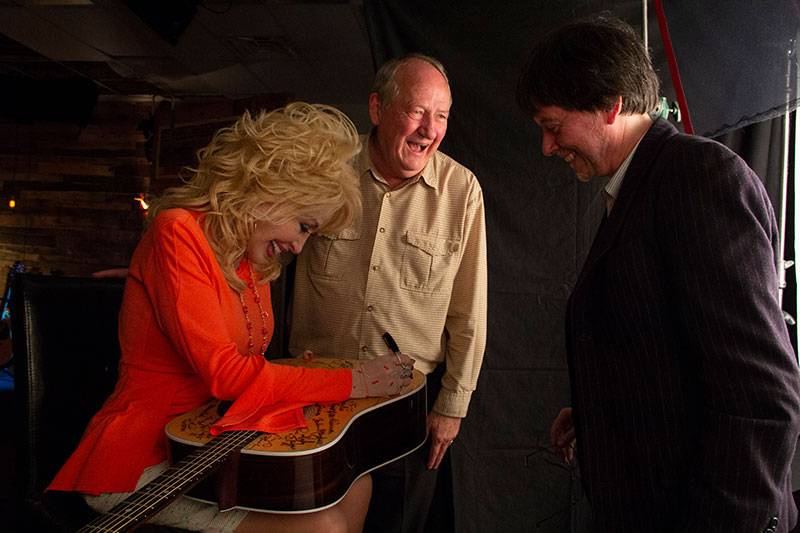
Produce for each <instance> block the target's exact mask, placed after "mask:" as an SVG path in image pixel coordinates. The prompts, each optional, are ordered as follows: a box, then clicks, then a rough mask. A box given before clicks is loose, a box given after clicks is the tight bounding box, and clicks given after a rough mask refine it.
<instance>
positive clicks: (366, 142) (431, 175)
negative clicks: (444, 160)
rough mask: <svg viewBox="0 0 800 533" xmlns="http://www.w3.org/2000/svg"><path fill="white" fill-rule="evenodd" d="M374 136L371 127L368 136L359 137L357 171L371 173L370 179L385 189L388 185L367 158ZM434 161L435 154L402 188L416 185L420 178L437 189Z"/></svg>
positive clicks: (437, 179)
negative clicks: (359, 149) (363, 170)
mask: <svg viewBox="0 0 800 533" xmlns="http://www.w3.org/2000/svg"><path fill="white" fill-rule="evenodd" d="M374 134H375V128H374V127H373V128H372V130H371V131H370V132H369V135H362V136H361V143H362V146H363V148H362V149H361V153H360V154H359V155H358V168H359V169H367V170H369V171H370V172H371V173H372V177H373V178H374V179H376V180H378V181H380V182H381V183H383V184H384V185H386V186H387V187H388V186H389V184H388V183H387V182H386V180H385V179H384V178H383V176H381V175H380V173H379V172H378V171H377V170H376V169H375V165H373V164H372V158H371V157H370V156H369V153H370V150H372V145H371V142H370V140H371V139H372V136H373V135H374ZM435 159H436V153H434V154H433V155H431V158H430V159H429V160H428V163H427V164H426V165H425V168H423V169H422V172H420V173H419V175H417V176H414V177H413V178H411V179H410V180H409V181H408V182H407V183H406V184H405V185H403V187H405V186H406V185H410V184H413V183H416V182H417V181H419V180H420V178H422V181H423V183H426V184H427V185H428V186H430V187H433V188H434V189H438V188H439V177H438V176H437V175H436V172H434V168H433V165H434V161H435Z"/></svg>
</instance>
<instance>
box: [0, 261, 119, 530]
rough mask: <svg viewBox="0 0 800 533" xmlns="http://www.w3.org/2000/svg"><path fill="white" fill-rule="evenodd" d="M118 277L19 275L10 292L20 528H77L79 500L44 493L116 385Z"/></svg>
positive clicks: (82, 510) (82, 514)
mask: <svg viewBox="0 0 800 533" xmlns="http://www.w3.org/2000/svg"><path fill="white" fill-rule="evenodd" d="M123 286H124V281H123V280H121V279H93V278H69V277H57V276H43V275H38V274H20V275H18V276H16V278H15V280H14V285H13V287H12V293H11V307H10V311H11V316H12V320H11V335H12V350H13V353H14V409H15V416H14V435H15V444H16V462H15V472H16V475H15V478H16V490H15V494H16V496H17V497H18V499H19V500H18V502H17V505H16V510H17V512H18V516H17V518H18V526H19V528H20V530H28V531H59V530H64V529H66V530H74V527H75V525H76V524H79V523H82V522H85V520H86V519H87V518H89V517H91V514H88V513H89V509H88V506H85V505H83V500H78V499H74V500H72V501H64V502H62V501H60V500H59V501H58V502H51V501H45V500H43V490H44V488H45V487H46V486H47V484H48V483H49V482H50V480H52V478H53V476H54V475H55V473H56V471H57V470H58V469H59V468H60V467H61V465H62V464H63V463H64V461H65V460H66V459H67V457H68V456H69V454H70V453H71V452H72V451H73V450H74V449H75V447H76V445H77V444H78V441H79V440H80V437H81V435H82V434H83V430H84V428H85V427H86V424H87V423H88V421H89V419H90V418H91V416H92V415H93V414H94V413H95V412H96V411H97V410H98V409H99V408H100V406H101V405H102V403H103V401H104V400H105V399H106V398H107V397H108V395H109V394H110V393H111V391H112V390H113V388H114V384H115V383H116V379H117V363H118V361H119V356H120V350H119V343H118V340H117V316H118V314H119V308H120V303H121V302H122V292H123Z"/></svg>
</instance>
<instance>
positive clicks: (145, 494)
mask: <svg viewBox="0 0 800 533" xmlns="http://www.w3.org/2000/svg"><path fill="white" fill-rule="evenodd" d="M259 435H261V433H260V432H258V431H231V432H228V433H223V434H222V435H219V436H218V437H216V438H214V439H213V440H212V441H211V442H209V443H208V444H206V445H205V446H203V447H202V448H198V449H196V450H195V451H193V452H192V453H190V454H189V455H187V456H186V457H184V458H183V459H181V460H180V461H179V462H177V463H175V464H174V465H172V466H170V467H169V468H167V469H166V470H165V471H164V472H162V473H161V474H160V475H159V476H158V477H157V478H155V479H154V480H153V481H151V482H150V483H148V484H147V485H145V486H144V487H142V488H141V489H139V490H137V491H136V492H134V493H133V494H131V495H130V496H128V497H127V498H126V499H125V500H123V501H121V502H120V503H118V504H117V505H115V506H114V507H113V508H112V509H111V510H110V511H108V512H107V513H104V514H103V515H101V516H99V517H97V518H96V519H94V520H92V521H91V522H89V523H88V524H86V525H85V526H84V527H82V528H81V529H79V530H78V531H79V533H91V532H101V531H102V532H105V533H111V532H114V533H118V532H122V531H128V530H129V529H131V528H133V527H134V526H136V525H138V524H140V523H141V522H144V521H145V520H148V519H149V518H152V517H153V516H155V515H156V514H157V513H158V512H159V511H161V510H162V509H164V507H166V506H167V505H169V504H170V503H171V502H172V501H173V500H174V499H175V498H177V497H178V496H180V495H181V494H184V493H185V492H186V491H188V490H189V489H191V488H192V487H194V486H195V485H196V484H197V483H199V482H200V481H201V480H202V479H204V478H205V477H207V476H208V475H210V474H212V473H213V472H214V471H215V470H217V469H218V468H219V467H220V466H222V464H223V463H224V462H225V460H226V459H227V458H228V456H230V455H231V454H233V453H235V452H237V451H239V450H241V449H242V448H244V447H245V446H247V444H249V443H250V442H251V441H253V440H254V439H255V438H257V437H258V436H259Z"/></svg>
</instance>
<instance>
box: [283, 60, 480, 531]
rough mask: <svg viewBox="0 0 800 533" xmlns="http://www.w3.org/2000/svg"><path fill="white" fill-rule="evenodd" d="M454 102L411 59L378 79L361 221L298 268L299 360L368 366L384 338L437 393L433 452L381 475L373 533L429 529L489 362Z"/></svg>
mask: <svg viewBox="0 0 800 533" xmlns="http://www.w3.org/2000/svg"><path fill="white" fill-rule="evenodd" d="M450 105H451V96H450V87H449V83H448V80H447V76H446V74H445V71H444V68H443V67H442V66H441V64H440V63H439V62H438V61H436V60H435V59H432V58H429V57H425V56H419V55H412V56H407V57H404V58H401V59H399V60H393V61H390V62H389V63H387V64H386V65H384V66H383V67H382V68H381V69H380V70H379V72H378V74H377V76H376V79H375V84H374V86H373V92H372V93H371V94H370V98H369V112H370V118H371V120H372V123H373V125H374V128H373V130H372V132H371V133H370V135H369V136H368V137H366V138H365V140H364V149H363V150H362V153H361V155H360V157H359V160H358V162H357V166H358V169H359V170H360V171H361V191H362V200H363V205H364V214H363V218H362V220H361V223H360V225H359V226H358V227H354V228H351V229H349V230H347V231H345V232H343V233H341V234H339V235H336V236H315V237H312V238H311V239H310V240H309V241H308V243H307V245H306V251H304V252H303V254H302V255H301V256H300V257H299V259H298V264H297V273H296V280H295V292H294V306H293V317H292V331H291V339H290V350H291V351H292V352H293V353H295V354H299V353H302V352H303V351H305V350H311V351H313V352H314V353H315V354H318V355H323V356H339V357H359V358H372V357H375V356H376V355H379V354H381V353H384V352H385V351H386V346H385V345H384V343H383V340H382V338H381V334H382V333H383V332H384V331H389V332H391V333H392V335H393V336H394V337H395V339H396V340H397V343H398V344H399V346H400V348H401V350H402V351H403V352H405V353H408V354H411V355H412V356H413V357H415V359H416V360H417V363H416V368H418V369H420V370H422V371H423V372H425V373H428V374H429V381H428V386H429V392H430V391H433V392H434V393H435V391H438V394H436V395H435V396H433V395H429V402H432V410H431V412H430V414H429V417H428V430H429V442H430V447H429V449H426V450H423V451H421V452H419V453H415V454H412V455H411V456H409V457H408V458H406V460H405V461H397V462H396V463H393V465H390V467H393V468H394V469H395V475H394V476H392V479H390V480H388V481H387V480H384V479H383V476H384V474H385V473H386V471H387V468H382V469H380V470H379V471H377V472H376V473H375V475H374V487H375V490H374V494H373V505H372V506H371V509H370V516H369V517H368V519H367V530H370V529H374V530H380V531H417V530H422V529H423V528H424V527H425V522H426V520H427V517H428V508H429V506H430V502H431V500H432V498H433V493H434V489H435V487H436V483H437V478H436V476H437V471H436V469H437V468H438V467H439V465H440V463H441V461H442V459H443V457H444V456H445V452H446V451H447V449H448V447H449V446H450V444H452V442H453V440H454V439H455V438H456V435H458V431H459V428H460V425H461V419H462V418H463V417H464V416H466V414H467V408H468V405H469V400H470V397H471V394H472V392H473V391H474V390H475V386H476V383H477V380H478V373H479V371H480V367H481V362H482V360H483V351H484V347H485V344H486V294H487V282H486V227H485V222H484V211H483V196H482V192H481V188H480V185H479V184H478V181H477V179H476V178H475V176H474V175H473V174H472V172H470V171H469V170H468V169H466V168H465V167H463V166H462V165H460V164H458V163H457V162H455V161H454V160H453V159H451V158H449V157H448V156H446V155H444V154H442V153H441V152H439V151H438V147H439V143H440V142H441V141H442V138H443V137H444V135H445V132H446V131H447V121H448V116H449V113H450ZM437 367H438V370H437ZM434 376H435V377H434ZM439 376H441V378H440V380H439ZM429 407H431V405H430V404H429ZM422 454H424V455H422ZM398 463H404V465H400V466H398ZM426 467H427V472H426ZM401 468H402V471H400V472H397V470H398V469H401ZM447 475H450V472H449V471H448V472H447ZM399 487H402V488H399ZM398 491H401V492H400V493H399V494H398V493H397V492H398ZM404 504H405V508H404V507H403V506H404Z"/></svg>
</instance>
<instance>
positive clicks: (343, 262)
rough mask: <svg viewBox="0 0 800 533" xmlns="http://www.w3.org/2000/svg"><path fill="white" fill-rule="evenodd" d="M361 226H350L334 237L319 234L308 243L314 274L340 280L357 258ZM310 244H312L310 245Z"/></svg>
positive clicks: (309, 257)
mask: <svg viewBox="0 0 800 533" xmlns="http://www.w3.org/2000/svg"><path fill="white" fill-rule="evenodd" d="M360 238H361V230H360V228H350V229H346V230H344V231H342V232H341V233H339V234H338V235H335V236H333V237H328V236H322V235H317V236H314V238H313V239H309V241H308V243H306V248H307V249H306V250H303V254H306V253H307V254H308V262H309V270H310V272H311V275H312V276H315V277H318V278H325V279H330V280H335V281H339V280H341V279H342V278H343V277H344V273H345V272H346V269H347V268H353V264H355V261H356V260H357V254H358V249H357V248H358V241H359V239H360ZM309 245H310V246H309Z"/></svg>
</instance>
